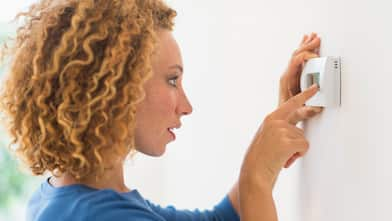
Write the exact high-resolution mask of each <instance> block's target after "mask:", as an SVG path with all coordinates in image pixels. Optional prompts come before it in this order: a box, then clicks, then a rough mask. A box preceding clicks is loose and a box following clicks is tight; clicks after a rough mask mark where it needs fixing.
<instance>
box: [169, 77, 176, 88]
mask: <svg viewBox="0 0 392 221" xmlns="http://www.w3.org/2000/svg"><path fill="white" fill-rule="evenodd" d="M177 79H178V76H174V77H171V78H170V79H169V84H170V85H171V86H173V87H177ZM172 80H175V83H174V84H172V83H170V82H171V81H172Z"/></svg>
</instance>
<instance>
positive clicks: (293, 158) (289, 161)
mask: <svg viewBox="0 0 392 221" xmlns="http://www.w3.org/2000/svg"><path fill="white" fill-rule="evenodd" d="M299 157H300V155H299V153H298V152H297V153H295V154H294V155H293V156H292V157H290V159H289V160H288V161H287V162H286V164H285V165H284V168H289V167H290V166H291V165H292V164H293V163H294V162H295V161H296V160H297V159H298V158H299Z"/></svg>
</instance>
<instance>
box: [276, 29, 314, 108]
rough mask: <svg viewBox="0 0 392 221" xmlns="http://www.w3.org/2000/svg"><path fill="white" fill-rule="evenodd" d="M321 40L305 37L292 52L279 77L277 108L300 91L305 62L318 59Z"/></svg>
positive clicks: (312, 35)
mask: <svg viewBox="0 0 392 221" xmlns="http://www.w3.org/2000/svg"><path fill="white" fill-rule="evenodd" d="M320 43H321V40H320V38H319V37H318V36H317V34H315V33H312V34H311V35H310V36H307V35H305V36H304V37H303V39H302V41H301V44H300V46H299V48H298V49H297V50H295V51H294V53H293V55H292V57H291V59H290V63H289V65H288V67H287V70H286V71H285V73H284V74H283V75H282V76H281V77H280V89H279V106H280V105H281V104H283V103H284V102H286V101H287V100H288V99H289V98H290V97H292V96H294V95H296V94H298V93H299V92H300V91H301V88H300V79H301V72H302V69H303V65H304V63H305V61H307V60H309V59H311V58H316V57H319V50H320Z"/></svg>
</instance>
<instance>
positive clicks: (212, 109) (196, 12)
mask: <svg viewBox="0 0 392 221" xmlns="http://www.w3.org/2000/svg"><path fill="white" fill-rule="evenodd" d="M169 2H170V4H171V5H172V6H173V7H174V8H176V9H177V11H178V13H179V16H178V18H177V26H176V30H175V35H176V37H177V39H178V41H179V43H180V45H181V47H182V50H183V57H184V63H185V75H184V77H185V79H184V80H185V87H186V89H187V91H188V94H189V97H190V100H191V102H192V103H193V106H194V113H193V115H192V116H190V117H186V118H185V120H184V127H183V128H182V129H181V130H180V131H179V132H178V133H179V134H178V140H177V141H176V142H175V143H173V144H170V145H169V147H168V148H169V149H168V152H167V154H166V155H165V157H164V158H163V159H158V161H157V162H154V163H152V162H153V161H151V164H149V165H150V169H147V171H148V173H149V174H151V175H149V179H148V180H147V181H146V180H145V182H148V183H154V184H153V185H151V186H144V187H142V188H144V190H145V191H144V192H145V193H146V194H145V195H149V193H148V192H150V191H157V192H160V193H163V194H161V195H154V194H150V195H149V196H150V198H153V199H156V201H159V202H162V203H171V204H175V205H177V206H179V207H209V206H212V205H213V204H214V203H215V202H216V201H218V200H220V199H221V197H223V195H224V194H225V193H226V192H227V191H228V189H229V187H230V186H231V185H232V183H233V182H234V181H235V179H236V177H237V175H238V171H239V167H240V163H241V160H242V157H243V154H244V152H245V150H246V148H247V145H248V144H249V142H250V141H251V138H252V136H253V133H254V132H255V131H256V129H257V127H258V125H259V124H260V123H261V122H262V120H263V118H264V116H265V115H266V114H268V113H269V112H271V111H272V110H273V109H274V107H275V106H276V104H277V95H278V93H277V92H278V79H279V76H280V74H281V73H282V72H283V70H284V69H285V67H286V64H287V62H288V59H289V56H290V55H291V53H292V51H293V50H294V49H295V48H296V47H297V45H298V43H299V41H300V39H301V37H302V35H303V34H305V33H309V32H312V31H315V32H317V33H318V34H319V35H320V36H321V37H322V49H321V55H322V56H327V55H331V56H341V57H342V62H343V63H342V65H343V70H342V71H343V72H342V106H341V107H340V108H338V109H331V108H326V109H325V110H324V112H323V113H322V115H320V116H319V117H318V118H316V119H313V120H311V121H309V122H307V123H305V124H304V125H303V126H304V128H305V130H306V135H307V137H308V138H309V141H310V143H311V147H310V151H309V152H308V154H307V156H306V157H305V158H304V159H303V160H300V161H298V162H297V163H296V164H294V166H293V167H292V168H290V169H289V170H284V171H283V172H282V174H281V176H280V178H279V181H278V183H277V187H276V189H275V197H276V201H277V207H278V210H279V217H280V220H283V221H292V220H294V221H295V220H301V221H302V220H303V221H314V220H317V221H327V220H328V221H330V220H339V221H340V220H356V221H365V220H378V221H387V220H390V217H391V215H390V214H389V213H387V212H388V209H389V208H390V203H389V199H390V198H392V190H391V188H390V187H391V186H392V173H391V172H390V168H392V161H391V160H390V159H389V158H390V155H392V149H390V148H391V147H392V145H391V143H392V142H391V141H390V139H389V138H390V137H391V136H388V135H389V133H390V131H391V130H390V129H389V127H390V125H391V123H392V117H391V115H389V114H388V113H391V109H392V104H391V100H390V98H389V95H390V94H391V93H390V88H391V87H390V82H391V80H392V71H391V69H390V60H392V58H391V56H390V55H389V54H390V51H392V43H391V42H392V30H391V21H392V14H390V10H391V9H392V3H390V1H387V0H375V1H361V0H355V1H354V0H346V1H338V0H329V1H321V0H313V1H310V0H297V1H279V0H277V1H252V0H243V1H234V0H232V1H228V0H225V1H223V0H222V1H207V0H199V1H190V0H186V1H185V0H172V1H169ZM149 160H150V159H149ZM142 161H143V160H141V161H140V162H142ZM143 162H144V161H143ZM151 165H154V166H151ZM137 167H138V163H136V164H135V166H134V167H133V169H134V171H133V172H130V175H132V173H134V174H138V173H140V170H138V168H137ZM157 168H158V170H154V169H157ZM135 171H138V172H135ZM156 173H158V176H157V177H154V176H155V175H152V174H156ZM138 176H140V177H141V175H136V176H135V177H138ZM138 182H140V183H139V185H140V186H143V185H145V184H146V183H145V182H142V181H140V180H139V181H138ZM157 184H158V185H157Z"/></svg>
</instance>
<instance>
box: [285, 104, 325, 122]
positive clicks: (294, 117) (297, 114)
mask: <svg viewBox="0 0 392 221" xmlns="http://www.w3.org/2000/svg"><path fill="white" fill-rule="evenodd" d="M322 111H323V108H322V107H311V106H304V107H301V108H299V109H297V110H296V111H294V112H293V113H292V114H291V115H290V116H289V117H288V119H287V121H288V122H289V123H290V124H292V125H296V124H297V123H298V122H300V121H303V120H306V119H309V118H312V117H314V116H316V115H317V114H319V113H321V112H322Z"/></svg>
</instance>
